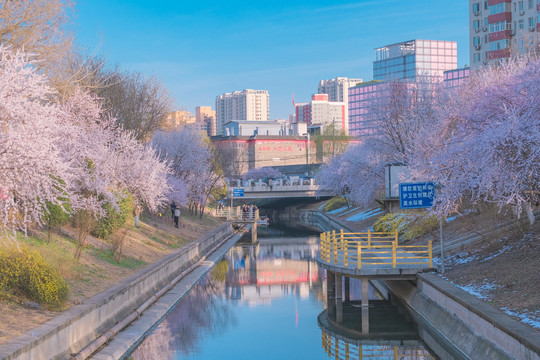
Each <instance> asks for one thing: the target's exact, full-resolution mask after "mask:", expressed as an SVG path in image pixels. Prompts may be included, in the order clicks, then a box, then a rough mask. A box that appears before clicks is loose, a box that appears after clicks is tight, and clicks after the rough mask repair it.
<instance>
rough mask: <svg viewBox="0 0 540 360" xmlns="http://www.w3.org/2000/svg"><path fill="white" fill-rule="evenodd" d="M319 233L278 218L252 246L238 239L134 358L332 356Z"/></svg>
mask: <svg viewBox="0 0 540 360" xmlns="http://www.w3.org/2000/svg"><path fill="white" fill-rule="evenodd" d="M316 235H318V234H317V233H315V232H312V233H309V232H306V231H304V230H302V231H291V230H290V229H287V228H282V227H276V226H275V225H274V224H272V225H271V226H269V227H268V228H265V229H262V231H259V235H258V239H259V241H258V242H256V243H254V244H252V243H251V242H250V238H249V237H247V238H246V239H245V240H242V241H240V242H239V243H238V244H236V245H235V246H234V247H233V248H231V249H230V251H229V252H228V253H227V254H226V255H225V257H224V258H223V259H222V260H221V261H220V262H218V263H217V264H216V266H215V267H214V269H212V271H211V272H210V273H209V274H208V275H207V276H206V277H204V278H203V279H202V280H201V281H200V282H199V283H198V284H197V285H196V286H194V287H193V289H192V290H191V291H190V292H189V293H188V294H187V295H186V296H185V297H184V298H183V299H182V300H181V301H180V302H179V303H178V304H177V306H176V307H175V308H174V309H173V310H172V311H171V312H170V314H168V315H167V317H166V318H165V319H164V320H163V321H162V322H161V323H160V324H159V325H158V326H157V327H156V328H155V329H154V330H153V331H152V333H151V334H150V335H148V337H147V338H146V339H145V340H143V341H142V342H141V344H140V345H139V346H138V347H137V348H136V349H135V350H134V351H133V352H132V354H131V355H130V356H131V357H132V358H133V359H134V360H141V359H144V360H147V359H148V360H149V359H217V358H220V359H251V358H257V359H290V358H310V359H325V358H327V356H328V355H327V349H326V347H328V344H332V346H333V345H334V343H333V342H332V341H333V340H332V339H331V337H329V335H328V336H327V335H324V334H329V333H328V332H323V339H326V340H324V341H326V343H324V344H326V347H325V349H324V351H321V348H320V339H321V333H320V329H319V327H318V326H317V316H318V314H320V313H321V311H322V310H324V308H326V296H324V294H326V289H325V287H326V282H325V281H324V280H325V277H326V276H325V272H324V271H323V270H320V269H319V268H318V267H317V265H316V262H315V258H316V257H317V256H318V251H319V248H318V237H317V236H316ZM357 290H358V291H357ZM360 295H361V293H360V287H359V286H356V285H355V284H354V283H353V282H351V299H359V298H360ZM371 297H373V298H374V299H377V298H378V297H377V296H376V294H374V293H372V294H370V298H371ZM324 336H326V338H325V337H324ZM338 345H339V346H342V345H341V343H338ZM343 346H345V345H343ZM406 359H409V358H406ZM410 359H415V358H414V357H412V358H410Z"/></svg>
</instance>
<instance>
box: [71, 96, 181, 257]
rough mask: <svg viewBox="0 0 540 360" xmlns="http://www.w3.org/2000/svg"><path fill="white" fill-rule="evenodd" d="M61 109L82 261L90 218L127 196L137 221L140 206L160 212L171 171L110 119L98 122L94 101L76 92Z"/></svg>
mask: <svg viewBox="0 0 540 360" xmlns="http://www.w3.org/2000/svg"><path fill="white" fill-rule="evenodd" d="M61 106H62V109H63V110H64V113H65V116H66V120H65V122H66V127H65V128H69V126H71V130H70V131H71V132H72V135H71V137H70V138H69V141H65V142H63V144H62V146H63V154H64V156H65V157H66V161H67V159H69V162H70V165H71V167H70V171H71V173H70V175H71V177H70V180H71V181H70V182H69V189H68V190H69V192H70V201H71V208H72V209H73V210H74V214H75V220H76V222H77V221H78V225H80V226H79V227H78V229H79V234H78V245H79V246H78V252H77V255H80V249H81V248H82V246H83V245H84V241H85V238H86V236H87V235H88V233H89V232H90V231H91V226H92V224H93V222H92V217H93V218H94V219H97V218H99V217H100V216H102V215H103V204H104V203H105V202H107V203H110V204H111V205H112V206H113V207H116V206H117V202H118V199H119V197H122V196H124V195H123V194H124V191H127V192H129V193H130V194H131V195H132V196H133V198H134V201H135V214H136V217H138V215H139V213H140V211H141V210H142V208H143V206H146V207H148V208H149V209H150V210H151V211H156V210H157V209H158V208H159V207H161V206H162V205H163V204H164V202H165V199H166V198H165V195H166V193H167V192H168V191H169V188H168V185H167V182H166V178H167V175H168V174H169V172H170V169H169V168H168V165H167V164H166V163H164V162H162V161H160V159H159V157H158V155H157V154H156V152H155V151H154V150H153V149H152V148H151V147H150V146H144V145H143V144H141V143H139V142H138V141H137V140H136V138H135V136H134V135H133V134H132V133H131V132H128V131H125V130H123V129H122V128H121V127H118V126H117V125H116V122H115V119H114V118H112V117H108V116H105V117H103V116H101V115H102V111H101V107H100V105H99V103H98V102H97V100H96V99H95V98H94V97H93V96H92V95H90V94H88V93H84V92H75V93H74V94H72V95H71V96H70V97H69V98H67V99H63V101H62V103H61ZM73 134H75V135H73ZM67 136H68V135H67V134H66V137H67ZM136 221H137V218H136ZM77 255H76V257H78V256H77Z"/></svg>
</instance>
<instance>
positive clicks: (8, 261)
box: [0, 247, 69, 310]
mask: <svg viewBox="0 0 540 360" xmlns="http://www.w3.org/2000/svg"><path fill="white" fill-rule="evenodd" d="M0 290H2V291H11V292H14V293H15V294H20V295H24V296H26V297H27V298H29V299H30V300H33V301H36V302H38V303H40V304H41V305H43V306H45V307H46V308H48V309H52V310H55V309H61V308H62V306H63V304H64V302H65V301H66V299H67V297H68V294H69V288H68V286H67V284H66V282H65V281H64V279H63V278H62V277H61V276H60V275H59V274H58V272H57V271H56V269H54V268H53V267H51V266H50V265H49V264H47V263H46V262H45V260H44V259H43V257H42V256H41V255H40V254H39V253H38V252H37V251H34V250H30V249H28V248H26V247H23V248H22V249H21V251H18V250H17V249H14V248H0Z"/></svg>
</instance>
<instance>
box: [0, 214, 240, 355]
mask: <svg viewBox="0 0 540 360" xmlns="http://www.w3.org/2000/svg"><path fill="white" fill-rule="evenodd" d="M234 233H235V231H234V229H233V228H232V226H231V224H229V223H227V224H224V225H222V226H221V227H219V228H217V229H216V230H214V231H212V232H210V233H208V234H206V235H205V236H204V237H202V238H201V239H199V240H198V241H197V242H195V243H193V244H190V245H188V246H186V247H184V248H182V249H180V250H179V251H177V252H176V253H173V254H171V255H169V256H167V257H165V258H163V259H161V260H159V261H157V262H155V263H154V264H152V265H150V266H148V267H146V268H145V269H143V270H141V271H139V272H138V273H136V274H134V275H133V276H130V277H129V278H127V279H125V280H124V281H122V282H120V283H118V284H117V285H115V286H113V287H111V288H110V289H108V290H106V291H104V292H102V293H100V294H98V295H96V296H94V297H92V298H90V299H88V300H86V301H85V302H84V303H83V304H81V305H75V306H73V307H71V308H70V309H68V310H66V311H64V312H63V313H61V314H60V315H59V316H57V317H55V318H54V319H52V320H50V321H48V322H47V323H45V324H43V325H41V326H40V327H38V328H36V329H33V330H31V331H29V332H27V333H25V334H23V335H22V336H20V337H18V338H16V339H15V340H13V341H11V342H9V343H6V344H4V345H2V346H0V359H6V360H8V359H10V360H11V359H25V360H26V359H28V360H46V359H69V358H70V356H71V354H74V353H77V352H79V351H80V350H81V349H83V348H84V347H85V346H86V345H87V344H89V343H90V342H92V341H93V340H94V339H96V338H97V337H98V336H100V335H101V334H102V333H103V332H105V331H106V330H108V329H110V328H111V327H112V326H114V325H115V324H116V323H117V322H119V321H120V320H121V319H123V318H124V317H126V316H127V315H128V314H129V313H131V312H132V311H133V309H136V308H137V307H138V306H140V305H141V304H143V303H144V302H146V301H147V300H148V299H149V297H151V296H152V295H153V294H154V293H156V292H157V291H158V290H159V289H161V288H162V287H163V286H164V285H166V284H167V283H169V282H170V281H171V280H172V279H174V278H175V277H176V276H177V275H178V274H180V273H182V271H183V270H184V269H187V268H189V267H190V266H191V265H192V264H194V263H196V262H197V261H198V260H199V259H201V257H202V256H204V254H205V253H206V252H207V251H208V250H209V249H211V248H212V247H214V246H215V245H217V244H219V243H220V242H222V241H223V240H225V239H226V238H229V237H231V236H232V235H234Z"/></svg>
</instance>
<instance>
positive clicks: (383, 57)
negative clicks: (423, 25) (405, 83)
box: [373, 40, 457, 81]
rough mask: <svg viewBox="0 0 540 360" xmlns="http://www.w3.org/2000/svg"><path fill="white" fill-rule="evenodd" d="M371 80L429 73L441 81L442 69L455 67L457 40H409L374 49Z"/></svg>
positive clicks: (394, 78) (413, 76) (403, 77)
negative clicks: (374, 58) (374, 57)
mask: <svg viewBox="0 0 540 360" xmlns="http://www.w3.org/2000/svg"><path fill="white" fill-rule="evenodd" d="M375 56H376V60H375V61H374V62H373V79H374V80H403V79H416V78H417V77H418V76H429V77H435V78H438V80H439V81H442V78H443V72H444V71H446V70H452V69H455V68H457V43H456V42H455V41H439V40H409V41H403V42H400V43H396V44H392V45H386V46H383V47H380V48H377V49H375Z"/></svg>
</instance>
